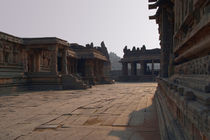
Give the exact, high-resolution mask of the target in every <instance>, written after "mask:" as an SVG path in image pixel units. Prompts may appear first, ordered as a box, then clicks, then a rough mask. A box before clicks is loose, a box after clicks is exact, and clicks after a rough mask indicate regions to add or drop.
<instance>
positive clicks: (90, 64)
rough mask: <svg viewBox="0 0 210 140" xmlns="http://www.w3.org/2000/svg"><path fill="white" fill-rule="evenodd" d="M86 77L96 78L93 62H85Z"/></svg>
mask: <svg viewBox="0 0 210 140" xmlns="http://www.w3.org/2000/svg"><path fill="white" fill-rule="evenodd" d="M85 76H88V77H93V76H94V71H93V61H91V60H86V61H85Z"/></svg>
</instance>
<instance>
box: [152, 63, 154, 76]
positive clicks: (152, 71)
mask: <svg viewBox="0 0 210 140" xmlns="http://www.w3.org/2000/svg"><path fill="white" fill-rule="evenodd" d="M152 76H154V60H152Z"/></svg>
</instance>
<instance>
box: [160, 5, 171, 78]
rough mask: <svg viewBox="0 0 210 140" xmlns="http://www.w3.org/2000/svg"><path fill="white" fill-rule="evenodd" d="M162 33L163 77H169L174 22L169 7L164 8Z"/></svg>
mask: <svg viewBox="0 0 210 140" xmlns="http://www.w3.org/2000/svg"><path fill="white" fill-rule="evenodd" d="M161 10H162V11H161V12H162V24H163V25H162V27H163V28H162V31H161V32H162V33H163V35H162V36H161V63H160V64H161V68H160V69H161V74H160V75H161V77H168V68H169V60H170V57H169V56H170V52H171V50H172V48H173V29H174V27H173V23H172V19H170V18H171V17H172V16H171V14H170V13H169V12H168V9H167V8H162V9H161Z"/></svg>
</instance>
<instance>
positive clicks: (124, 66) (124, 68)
mask: <svg viewBox="0 0 210 140" xmlns="http://www.w3.org/2000/svg"><path fill="white" fill-rule="evenodd" d="M122 74H123V76H128V63H127V62H122Z"/></svg>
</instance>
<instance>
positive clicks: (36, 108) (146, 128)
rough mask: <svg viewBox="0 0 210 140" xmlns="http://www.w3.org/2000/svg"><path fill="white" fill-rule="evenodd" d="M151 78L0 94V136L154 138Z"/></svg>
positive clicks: (20, 139)
mask: <svg viewBox="0 0 210 140" xmlns="http://www.w3.org/2000/svg"><path fill="white" fill-rule="evenodd" d="M156 86H157V84H156V83H117V84H113V85H97V86H94V87H93V88H91V89H87V90H66V91H45V92H31V93H22V94H14V95H13V96H11V95H10V96H1V97H0V140H154V139H155V140H160V134H159V127H158V119H157V114H156V107H155V103H154V102H153V96H154V93H155V90H156Z"/></svg>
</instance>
